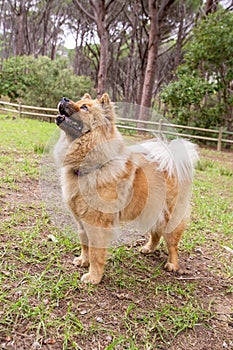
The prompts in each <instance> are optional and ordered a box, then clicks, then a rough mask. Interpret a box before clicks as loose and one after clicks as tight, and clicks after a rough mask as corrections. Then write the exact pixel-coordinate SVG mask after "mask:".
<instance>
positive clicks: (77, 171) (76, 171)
mask: <svg viewBox="0 0 233 350" xmlns="http://www.w3.org/2000/svg"><path fill="white" fill-rule="evenodd" d="M101 168H102V165H101V164H99V165H96V166H95V167H93V168H90V169H86V170H83V171H82V170H80V169H78V170H75V171H74V173H75V175H77V176H80V177H81V176H85V175H89V174H91V173H93V172H94V171H96V170H99V169H101Z"/></svg>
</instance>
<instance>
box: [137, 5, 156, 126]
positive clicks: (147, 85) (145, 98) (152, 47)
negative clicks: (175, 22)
mask: <svg viewBox="0 0 233 350" xmlns="http://www.w3.org/2000/svg"><path fill="white" fill-rule="evenodd" d="M148 3H149V18H150V30H149V46H148V59H147V65H146V72H145V79H144V84H143V90H142V99H141V106H142V107H150V106H151V99H152V92H153V86H154V80H155V73H156V67H157V56H158V48H159V41H160V33H159V23H158V9H157V6H156V1H154V0H149V1H148ZM145 111H146V110H145V108H141V110H140V114H139V119H140V120H146V119H147V113H145Z"/></svg>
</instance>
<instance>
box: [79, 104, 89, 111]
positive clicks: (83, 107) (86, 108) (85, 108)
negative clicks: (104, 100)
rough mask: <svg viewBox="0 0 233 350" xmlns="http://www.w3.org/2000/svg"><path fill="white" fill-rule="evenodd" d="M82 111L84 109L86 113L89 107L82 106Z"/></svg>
mask: <svg viewBox="0 0 233 350" xmlns="http://www.w3.org/2000/svg"><path fill="white" fill-rule="evenodd" d="M80 109H83V110H84V111H86V112H87V111H88V107H87V105H82V106H81V107H80Z"/></svg>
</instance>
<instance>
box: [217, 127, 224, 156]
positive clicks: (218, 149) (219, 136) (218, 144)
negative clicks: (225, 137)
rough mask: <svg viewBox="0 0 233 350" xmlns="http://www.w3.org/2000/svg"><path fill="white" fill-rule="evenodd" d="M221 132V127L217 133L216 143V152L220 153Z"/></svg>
mask: <svg viewBox="0 0 233 350" xmlns="http://www.w3.org/2000/svg"><path fill="white" fill-rule="evenodd" d="M222 130H223V127H222V126H221V127H220V128H219V131H218V143H217V151H218V152H220V151H221V149H222Z"/></svg>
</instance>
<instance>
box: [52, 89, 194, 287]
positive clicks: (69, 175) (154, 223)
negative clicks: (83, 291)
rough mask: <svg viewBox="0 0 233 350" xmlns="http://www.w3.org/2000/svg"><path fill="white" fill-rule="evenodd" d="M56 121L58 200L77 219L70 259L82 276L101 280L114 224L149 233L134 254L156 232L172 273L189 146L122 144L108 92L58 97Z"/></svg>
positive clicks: (149, 247)
mask: <svg viewBox="0 0 233 350" xmlns="http://www.w3.org/2000/svg"><path fill="white" fill-rule="evenodd" d="M59 112H60V115H59V116H58V117H57V119H56V123H57V125H58V126H59V127H60V128H61V129H62V133H61V136H60V139H59V141H58V143H57V145H56V147H55V151H54V153H55V157H56V160H57V161H58V162H59V164H60V167H61V185H62V192H63V197H64V200H65V202H66V204H67V206H68V208H69V209H70V211H71V212H72V214H73V216H74V218H75V219H76V221H77V223H78V228H79V235H80V241H81V248H82V251H81V255H80V256H79V257H77V258H75V259H74V264H76V265H79V266H90V268H89V272H88V273H86V274H84V275H83V276H82V281H83V282H86V283H87V282H90V283H93V284H97V283H99V282H100V281H101V279H102V276H103V272H104V266H105V262H106V255H107V247H109V245H110V244H111V241H112V240H114V239H117V237H118V235H119V225H120V223H121V222H128V221H131V222H132V224H133V226H134V227H135V228H139V229H141V230H142V231H143V232H146V231H147V232H149V233H150V238H149V241H148V243H147V244H146V245H145V246H144V247H143V248H142V252H143V253H145V254H147V253H152V252H154V251H155V249H156V246H157V245H158V243H159V240H160V237H161V236H163V237H164V239H165V241H166V243H167V248H168V260H167V263H166V265H165V268H166V269H168V270H169V271H177V270H178V269H179V264H178V254H177V250H178V243H179V240H180V238H181V235H182V233H183V231H184V229H185V225H186V219H187V215H188V206H189V199H190V193H191V183H192V173H193V166H194V163H195V161H196V160H197V159H198V156H197V152H196V149H195V146H194V145H193V144H192V143H190V142H187V141H184V140H174V141H172V142H170V143H167V142H164V141H161V140H151V141H148V142H144V143H141V144H138V145H135V146H132V147H127V146H126V145H125V143H124V140H123V139H122V136H121V134H120V133H119V132H118V130H117V128H116V126H115V114H114V108H113V105H112V103H111V102H110V99H109V96H108V95H107V94H104V95H103V96H102V97H101V98H100V99H99V100H93V99H91V97H90V96H89V95H88V94H86V95H85V96H84V97H83V99H82V100H80V101H78V102H76V103H74V102H73V101H71V100H69V99H67V98H63V99H62V100H61V102H60V104H59Z"/></svg>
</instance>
